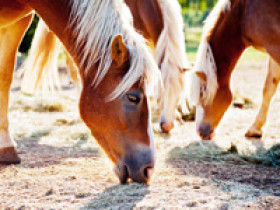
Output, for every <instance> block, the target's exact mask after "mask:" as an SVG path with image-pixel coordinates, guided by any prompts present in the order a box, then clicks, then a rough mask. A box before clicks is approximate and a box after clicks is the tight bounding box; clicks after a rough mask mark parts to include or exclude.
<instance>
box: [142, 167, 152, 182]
mask: <svg viewBox="0 0 280 210" xmlns="http://www.w3.org/2000/svg"><path fill="white" fill-rule="evenodd" d="M153 171H154V168H153V167H152V166H147V167H145V168H144V170H143V175H144V178H145V179H146V180H147V181H148V180H149V179H150V178H151V176H152V174H153Z"/></svg>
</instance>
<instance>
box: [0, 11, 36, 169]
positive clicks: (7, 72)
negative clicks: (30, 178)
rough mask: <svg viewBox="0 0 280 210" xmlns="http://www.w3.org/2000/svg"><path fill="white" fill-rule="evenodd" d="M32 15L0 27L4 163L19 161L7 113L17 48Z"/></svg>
mask: <svg viewBox="0 0 280 210" xmlns="http://www.w3.org/2000/svg"><path fill="white" fill-rule="evenodd" d="M32 16H33V15H32V14H30V15H28V16H26V17H24V18H22V19H21V20H19V21H18V22H15V23H13V24H11V25H8V26H6V27H4V28H0V46H1V47H0V162H1V163H5V164H12V163H19V162H20V158H19V157H18V155H17V152H16V145H15V142H14V141H13V140H12V139H11V137H10V135H9V130H8V116H7V114H8V104H9V92H10V86H11V83H12V78H13V71H14V65H15V61H16V53H17V49H18V46H19V44H20V41H21V40H22V37H23V35H24V33H25V31H26V29H27V28H28V26H29V24H30V22H31V20H32Z"/></svg>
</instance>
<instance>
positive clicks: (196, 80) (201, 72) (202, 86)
mask: <svg viewBox="0 0 280 210" xmlns="http://www.w3.org/2000/svg"><path fill="white" fill-rule="evenodd" d="M197 56H198V59H197V61H196V64H195V66H194V68H193V70H192V71H191V73H190V77H189V78H190V81H188V82H187V84H188V85H189V90H188V92H189V93H188V95H189V101H190V103H191V104H192V105H196V128H197V132H198V134H199V135H200V137H201V138H202V139H211V138H212V137H213V135H214V129H215V128H216V126H217V125H218V123H219V122H220V120H221V118H222V116H223V114H224V112H225V110H226V109H227V108H228V106H229V104H230V101H231V92H230V90H229V87H228V83H227V82H226V79H225V80H222V79H220V80H218V79H217V78H218V76H217V66H216V62H215V59H214V55H213V52H212V49H211V47H210V45H209V44H208V42H202V43H201V44H200V47H199V51H198V55H197Z"/></svg>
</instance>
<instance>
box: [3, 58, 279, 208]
mask: <svg viewBox="0 0 280 210" xmlns="http://www.w3.org/2000/svg"><path fill="white" fill-rule="evenodd" d="M265 74H266V71H265V63H264V62H254V63H249V64H244V63H243V64H240V65H238V67H237V70H236V71H235V73H234V75H233V78H232V90H233V92H234V94H235V95H239V96H243V97H246V98H249V99H250V100H252V102H253V105H252V106H250V107H246V108H244V109H238V108H234V107H231V108H230V109H229V111H228V112H227V114H226V116H225V117H224V119H223V121H222V123H221V125H220V127H219V129H218V132H217V134H216V137H215V140H214V141H212V142H201V141H199V138H198V137H197V135H196V133H195V125H194V122H186V123H179V122H178V123H177V126H176V128H175V129H174V130H173V131H172V133H171V134H170V135H164V134H161V133H160V132H159V127H158V125H157V123H156V122H155V123H154V133H155V134H154V135H155V141H156V155H157V162H156V170H155V174H154V176H153V178H152V180H151V182H150V184H149V185H148V186H147V185H141V184H135V183H130V184H126V185H119V183H118V179H117V178H116V176H115V175H114V173H113V172H112V165H111V163H110V161H109V160H108V158H107V157H106V155H105V154H104V153H103V151H102V150H101V149H100V147H99V146H98V144H97V143H96V142H95V140H94V139H93V138H92V137H91V136H90V133H89V131H88V129H87V128H86V126H85V125H84V124H83V123H82V121H81V120H80V118H79V115H78V111H77V98H78V97H77V94H76V91H75V89H73V88H71V86H69V87H65V88H64V91H62V92H60V93H59V94H58V95H53V96H46V95H45V96H37V97H31V96H26V95H23V94H22V93H21V92H20V91H18V83H16V82H15V83H14V84H13V89H12V92H11V104H10V113H9V117H10V125H11V133H12V136H13V137H14V138H15V140H16V142H17V144H18V151H19V154H20V157H21V159H22V163H21V164H20V165H12V166H3V165H0V180H1V181H0V206H1V208H0V209H119V208H121V209H131V208H135V209H182V208H183V209H188V208H192V209H280V169H279V168H278V169H277V168H275V167H268V166H264V165H262V164H259V163H260V162H259V161H257V160H258V158H257V157H258V154H260V153H261V152H263V151H265V150H267V149H268V148H270V147H271V146H272V145H274V144H276V143H279V142H280V140H279V139H280V111H279V107H280V91H278V93H277V95H276V97H275V98H274V100H273V104H272V107H271V110H270V114H269V117H268V121H269V122H268V123H267V126H266V127H265V129H264V136H263V139H262V140H261V141H256V140H246V139H245V138H244V133H245V132H246V129H247V128H248V127H249V125H250V123H251V122H252V121H253V119H254V117H255V115H256V112H257V109H258V105H259V104H260V101H261V92H262V84H263V81H264V79H265ZM232 145H235V147H234V148H235V149H236V150H237V152H238V153H239V154H237V153H236V151H229V150H230V148H233V147H232ZM232 150H233V149H232ZM253 157H254V158H253Z"/></svg>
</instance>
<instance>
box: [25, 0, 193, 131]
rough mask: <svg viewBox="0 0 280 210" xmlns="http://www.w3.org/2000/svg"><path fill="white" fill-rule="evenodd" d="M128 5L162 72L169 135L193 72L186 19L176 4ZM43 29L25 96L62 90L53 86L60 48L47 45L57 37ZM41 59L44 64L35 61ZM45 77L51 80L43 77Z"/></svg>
mask: <svg viewBox="0 0 280 210" xmlns="http://www.w3.org/2000/svg"><path fill="white" fill-rule="evenodd" d="M125 3H126V4H127V6H128V7H129V9H130V11H131V13H132V16H133V25H134V27H135V29H136V30H137V31H138V32H139V33H140V34H142V35H143V36H144V37H145V38H146V39H147V40H148V41H149V43H148V45H149V46H154V47H155V50H154V51H155V53H154V54H155V60H156V63H157V64H158V67H159V68H160V70H161V75H162V79H163V86H164V89H159V90H162V91H159V93H158V95H157V98H158V101H159V107H160V111H161V116H160V122H159V123H160V126H161V129H162V131H163V132H165V133H169V132H170V130H171V129H172V128H173V127H174V119H175V111H176V108H177V106H178V104H179V100H180V99H181V98H182V97H183V95H182V94H183V90H184V73H185V71H187V70H188V69H190V66H189V63H188V60H187V58H186V55H185V39H184V32H183V19H182V16H181V15H179V14H181V7H180V4H179V3H178V1H174V0H148V1H137V0H132V1H131V0H125ZM43 26H44V23H43V21H40V22H39V25H38V29H37V30H36V33H35V38H34V40H33V41H32V46H31V50H30V53H29V57H28V59H27V62H26V65H25V68H26V71H25V76H24V77H23V81H22V85H21V88H22V90H23V92H25V93H29V94H33V93H34V91H35V90H36V88H37V87H39V88H40V85H41V89H42V90H43V92H44V91H45V90H48V89H51V90H54V89H59V88H58V85H57V83H56V82H53V81H57V80H56V78H57V77H58V76H53V75H57V70H56V68H55V66H53V65H54V64H56V63H57V55H56V52H58V49H59V48H57V46H60V44H59V42H50V41H47V39H55V35H54V34H53V33H52V32H51V31H50V30H48V29H47V28H46V26H45V28H44V27H43ZM50 37H52V38H50ZM39 55H40V57H42V58H44V59H45V60H42V61H40V60H38V59H36V58H37V57H39ZM66 59H67V64H68V65H70V68H69V70H70V74H71V77H72V79H73V81H74V83H75V84H76V86H77V87H78V89H80V88H79V80H78V77H79V76H78V74H77V73H75V72H77V70H76V68H75V65H73V62H71V58H70V57H69V56H66ZM48 72H49V73H48ZM44 74H45V75H48V76H45V77H43V76H44ZM34 77H36V78H34ZM48 81H49V82H48ZM78 92H79V90H78Z"/></svg>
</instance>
